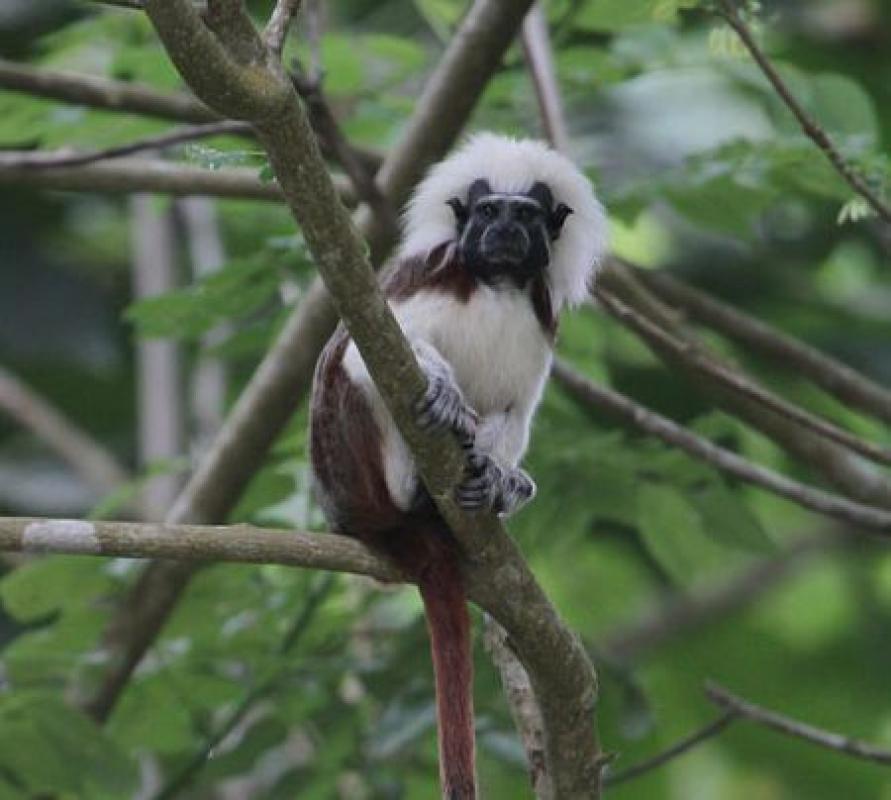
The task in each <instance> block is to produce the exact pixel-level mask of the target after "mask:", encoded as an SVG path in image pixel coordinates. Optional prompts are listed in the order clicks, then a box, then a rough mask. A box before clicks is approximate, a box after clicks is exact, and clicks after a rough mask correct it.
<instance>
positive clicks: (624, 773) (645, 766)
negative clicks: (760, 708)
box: [603, 711, 738, 789]
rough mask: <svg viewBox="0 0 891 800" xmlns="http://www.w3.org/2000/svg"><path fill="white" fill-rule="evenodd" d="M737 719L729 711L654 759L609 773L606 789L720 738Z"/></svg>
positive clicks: (607, 774)
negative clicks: (717, 737)
mask: <svg viewBox="0 0 891 800" xmlns="http://www.w3.org/2000/svg"><path fill="white" fill-rule="evenodd" d="M737 718H738V714H737V713H736V712H734V711H727V712H725V713H724V714H722V715H721V716H720V717H718V718H717V719H715V720H713V721H712V722H710V723H709V724H708V725H705V726H703V727H702V728H700V729H699V730H698V731H695V732H694V733H691V734H690V735H689V736H685V737H684V738H683V739H681V740H680V741H678V742H676V743H675V744H673V745H671V747H667V748H666V749H665V750H663V751H662V752H661V753H657V754H656V755H655V756H653V757H652V758H648V759H647V760H646V761H642V762H641V763H639V764H635V765H634V766H633V767H628V769H623V770H620V771H618V772H612V771H609V772H607V773H606V775H604V776H603V787H604V789H611V788H612V787H613V786H618V785H619V784H621V783H626V782H627V781H632V780H634V779H635V778H639V777H640V776H641V775H646V774H647V773H649V772H652V771H653V770H654V769H658V768H659V767H662V766H664V765H665V764H667V763H668V762H669V761H673V760H674V759H676V758H677V757H678V756H682V755H684V753H687V752H689V751H690V750H692V749H693V748H694V747H697V746H698V745H700V744H702V743H703V742H707V741H708V740H709V739H714V738H715V737H716V736H719V735H720V734H722V733H723V732H724V731H725V730H727V728H728V727H729V726H730V723H731V722H733V721H734V720H735V719H737Z"/></svg>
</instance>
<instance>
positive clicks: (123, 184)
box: [0, 153, 351, 203]
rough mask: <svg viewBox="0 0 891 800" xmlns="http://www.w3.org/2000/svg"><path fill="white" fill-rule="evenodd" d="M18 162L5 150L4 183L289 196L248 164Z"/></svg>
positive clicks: (0, 178) (0, 176)
mask: <svg viewBox="0 0 891 800" xmlns="http://www.w3.org/2000/svg"><path fill="white" fill-rule="evenodd" d="M17 161H18V154H17V153H13V154H10V153H0V185H7V186H22V185H24V186H33V187H35V188H40V189H56V190H61V191H77V192H110V193H116V194H121V193H123V194H133V193H157V194H170V195H174V196H179V197H183V196H192V195H206V196H208V197H231V198H238V199H245V200H262V201H266V202H277V203H280V202H282V199H283V198H282V192H281V189H280V188H279V186H278V184H276V183H274V182H269V183H264V182H263V181H261V180H260V179H259V178H258V177H257V170H255V169H249V168H247V167H229V168H227V169H221V170H209V169H204V168H203V167H193V166H189V165H186V164H177V163H174V162H172V161H162V160H161V159H145V158H121V159H118V160H116V161H114V163H108V164H105V163H97V164H87V165H84V166H80V167H47V168H45V169H39V170H35V169H32V168H29V167H22V166H17V165H16V163H17ZM345 188H347V187H345V186H343V185H342V186H341V189H342V190H343V189H345ZM349 191H351V190H349Z"/></svg>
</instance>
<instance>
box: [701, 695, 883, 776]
mask: <svg viewBox="0 0 891 800" xmlns="http://www.w3.org/2000/svg"><path fill="white" fill-rule="evenodd" d="M705 694H706V696H707V697H708V699H709V700H711V701H712V702H713V703H714V704H715V705H716V706H718V707H720V708H723V709H725V710H727V711H729V712H731V713H733V714H735V715H736V716H737V717H744V718H745V719H748V720H751V721H752V722H756V723H758V724H759V725H764V726H765V727H767V728H771V729H773V730H775V731H777V732H779V733H783V734H785V735H787V736H794V737H795V738H797V739H804V740H805V741H807V742H810V743H811V744H816V745H819V746H820V747H825V748H826V749H827V750H834V751H835V752H836V753H844V754H845V755H848V756H852V757H854V758H861V759H863V760H865V761H874V762H876V763H877V764H887V765H891V750H887V749H884V748H881V747H876V746H875V745H872V744H869V743H868V742H863V741H860V740H859V739H853V738H851V737H850V736H844V735H843V734H840V733H834V732H833V731H827V730H824V729H823V728H816V727H814V726H813V725H808V724H807V723H805V722H800V721H799V720H797V719H792V718H791V717H787V716H785V715H783V714H779V713H777V712H776V711H772V710H770V709H767V708H764V707H763V706H758V705H755V704H754V703H750V702H749V701H748V700H744V699H743V698H741V697H737V696H736V695H734V694H731V693H730V692H728V691H727V690H726V689H724V688H723V687H721V686H718V685H717V684H715V683H711V682H709V683H708V684H706V687H705Z"/></svg>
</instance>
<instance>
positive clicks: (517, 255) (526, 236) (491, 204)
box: [449, 179, 572, 288]
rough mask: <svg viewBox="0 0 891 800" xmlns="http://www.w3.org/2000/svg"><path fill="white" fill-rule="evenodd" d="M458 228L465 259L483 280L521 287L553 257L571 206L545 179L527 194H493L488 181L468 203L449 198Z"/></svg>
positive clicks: (473, 189)
mask: <svg viewBox="0 0 891 800" xmlns="http://www.w3.org/2000/svg"><path fill="white" fill-rule="evenodd" d="M449 205H450V206H451V207H452V210H453V211H454V212H455V221H456V223H457V228H458V253H459V255H460V257H461V260H462V263H463V264H464V265H465V267H466V268H467V269H469V270H470V271H471V272H473V274H474V275H476V276H477V277H478V278H479V279H480V280H483V281H485V282H486V283H495V282H496V281H498V280H500V279H508V280H511V281H513V282H514V283H515V284H516V285H517V286H519V287H520V288H522V287H524V286H525V285H526V284H527V283H528V282H529V281H530V280H531V279H532V278H534V277H535V276H536V275H539V274H541V273H542V272H544V270H545V269H546V268H547V266H548V262H549V261H550V257H551V242H553V241H554V240H555V239H556V238H557V237H558V236H559V235H560V230H561V228H562V227H563V223H564V222H565V220H566V217H567V216H569V215H570V214H571V213H572V209H570V208H569V207H568V206H566V205H564V204H563V203H560V204H559V205H557V206H556V208H555V207H554V196H553V194H552V193H551V190H550V189H549V188H548V187H547V186H546V185H545V184H544V183H536V184H535V185H534V186H533V187H532V188H531V189H530V190H529V191H528V192H526V193H525V194H503V193H499V192H493V191H492V189H491V188H490V186H489V184H488V182H487V181H485V180H482V179H480V180H477V181H474V183H473V184H472V185H471V187H470V190H469V192H468V196H467V205H464V203H462V202H461V201H460V200H459V199H458V198H457V197H453V198H452V199H451V200H449Z"/></svg>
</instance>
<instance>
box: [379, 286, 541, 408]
mask: <svg viewBox="0 0 891 800" xmlns="http://www.w3.org/2000/svg"><path fill="white" fill-rule="evenodd" d="M393 311H394V313H395V314H396V318H397V319H398V320H399V322H400V324H401V325H402V327H403V330H404V331H405V333H406V334H407V336H408V337H409V339H412V338H415V337H417V338H420V339H423V340H424V341H427V342H429V343H430V344H432V345H433V346H434V347H435V348H436V349H437V350H438V351H439V352H440V354H441V355H442V356H443V358H445V359H446V361H448V362H449V363H450V364H451V365H452V369H453V370H454V371H455V377H456V379H457V381H458V385H459V386H460V387H461V390H462V391H463V392H464V395H465V397H466V398H467V401H468V402H469V403H470V405H471V406H472V407H473V408H474V409H476V411H477V412H478V413H480V414H482V415H486V414H491V413H495V412H500V411H504V410H506V409H508V408H510V407H516V406H517V405H525V404H526V403H527V402H528V400H529V398H531V397H534V396H536V395H537V394H538V391H537V388H538V387H539V386H540V384H541V382H542V380H543V378H544V376H545V374H546V373H547V370H548V368H549V366H550V359H551V346H550V343H549V341H548V339H547V338H546V336H545V334H544V332H543V331H542V329H541V325H540V324H539V322H538V320H537V319H536V317H535V313H534V311H533V309H532V305H531V303H530V301H529V298H528V297H527V296H526V295H525V294H523V293H521V292H520V291H518V290H517V289H515V288H513V287H504V288H498V289H490V288H489V287H486V286H482V287H479V288H478V289H477V290H476V291H475V292H474V293H473V295H472V296H471V297H470V299H469V300H467V301H466V302H462V301H460V300H458V299H456V298H454V297H452V296H450V295H447V294H443V293H442V292H437V291H422V292H419V293H418V294H416V295H415V296H413V297H412V298H410V299H408V300H404V301H401V302H397V303H394V304H393Z"/></svg>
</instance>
